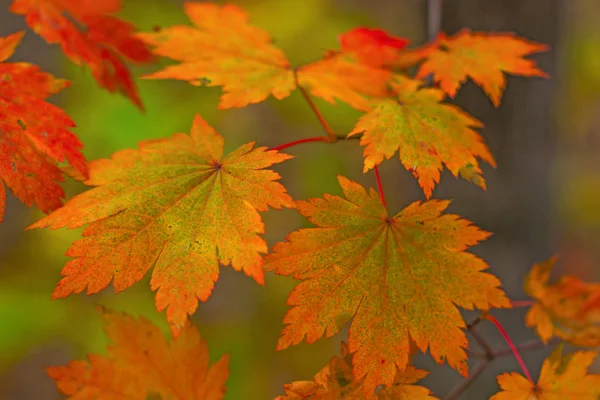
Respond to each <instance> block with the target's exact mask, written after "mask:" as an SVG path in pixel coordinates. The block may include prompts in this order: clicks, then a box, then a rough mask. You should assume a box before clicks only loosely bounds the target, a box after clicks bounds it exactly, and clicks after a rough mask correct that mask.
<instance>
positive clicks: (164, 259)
mask: <svg viewBox="0 0 600 400" xmlns="http://www.w3.org/2000/svg"><path fill="white" fill-rule="evenodd" d="M223 145H224V141H223V137H222V136H220V135H219V134H218V133H217V132H216V131H215V130H214V129H213V128H211V127H210V126H209V125H208V124H207V123H206V122H205V121H204V120H203V119H202V118H201V117H200V116H196V119H195V120H194V123H193V125H192V129H191V133H190V135H187V134H182V133H179V134H175V135H174V136H173V137H172V138H169V139H160V140H150V141H145V142H142V143H141V144H140V146H139V150H130V149H127V150H121V151H119V152H117V153H115V154H114V155H113V157H112V159H109V160H108V159H104V160H98V161H94V162H92V163H90V179H89V180H88V181H87V182H86V184H88V185H92V186H97V187H96V188H93V189H90V190H88V191H86V192H84V193H82V194H80V195H78V196H76V197H74V198H73V199H71V200H70V201H69V202H67V203H66V204H65V206H64V207H63V208H60V209H58V210H57V211H55V212H54V213H52V214H50V215H48V216H47V217H45V218H43V219H41V220H40V221H38V222H36V223H35V224H33V225H32V226H31V228H41V227H52V228H60V227H65V226H66V227H69V228H74V227H78V226H83V225H88V224H89V226H87V228H86V229H85V230H84V231H83V238H82V239H80V240H77V241H76V242H75V243H73V245H72V246H71V247H70V248H69V250H68V251H67V255H68V256H71V257H75V259H73V260H71V261H69V262H68V263H67V265H66V266H65V268H64V269H63V271H62V274H63V275H64V278H63V279H62V280H61V281H60V282H59V283H58V284H57V286H56V289H55V290H54V293H53V298H62V297H66V296H68V295H69V294H71V293H80V292H82V291H83V290H85V289H86V287H87V293H88V294H91V293H96V292H98V291H100V290H102V289H104V288H105V287H106V286H107V285H108V284H109V283H110V281H111V280H113V286H114V287H115V290H116V291H117V292H119V291H122V290H125V289H126V288H128V287H129V286H131V285H133V284H134V283H135V282H137V281H139V280H140V279H141V278H142V277H143V276H144V275H145V274H146V272H147V271H148V270H149V269H150V268H151V267H152V266H154V271H153V272H152V280H151V282H150V285H151V288H152V290H157V293H156V306H157V308H158V310H159V311H162V310H163V309H165V308H167V320H168V321H169V322H170V323H171V329H172V330H173V333H174V334H175V335H177V334H178V333H179V331H180V330H181V327H182V325H184V324H185V323H186V321H187V314H192V313H193V312H194V311H195V310H196V307H197V305H198V299H200V300H202V301H206V300H207V299H208V297H209V296H210V294H211V292H212V290H213V287H214V282H215V281H216V280H217V279H218V277H219V263H221V264H223V265H230V264H231V266H232V267H233V268H234V269H235V270H237V271H240V270H243V271H244V272H245V273H246V274H247V275H249V276H251V277H252V278H254V280H255V281H256V282H258V283H260V284H262V283H263V279H264V277H263V274H264V272H263V269H262V263H263V260H262V257H261V254H260V253H266V251H267V245H266V243H265V241H264V240H263V239H262V238H261V237H260V236H259V234H261V233H263V232H264V224H263V222H262V219H261V217H260V215H259V214H258V212H257V210H258V211H266V210H267V209H268V206H271V207H275V208H281V207H294V203H293V202H292V199H291V198H290V197H289V195H288V194H287V193H286V190H285V188H284V187H283V186H282V185H281V184H279V183H278V182H275V181H276V180H277V179H279V178H280V176H279V174H277V173H275V172H274V171H271V170H268V169H265V168H266V167H268V166H270V165H272V164H275V163H280V162H282V161H284V160H287V159H289V158H291V156H289V155H287V154H282V153H278V152H277V151H274V150H267V149H266V148H265V147H259V148H256V149H252V147H253V145H254V143H248V144H245V145H243V146H241V147H240V148H238V149H237V150H235V151H233V152H231V153H229V155H227V156H225V157H223Z"/></svg>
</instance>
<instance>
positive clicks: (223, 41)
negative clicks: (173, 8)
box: [138, 2, 296, 109]
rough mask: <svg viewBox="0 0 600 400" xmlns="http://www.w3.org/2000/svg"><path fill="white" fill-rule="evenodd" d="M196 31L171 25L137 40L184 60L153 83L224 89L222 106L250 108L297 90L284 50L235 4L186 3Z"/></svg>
mask: <svg viewBox="0 0 600 400" xmlns="http://www.w3.org/2000/svg"><path fill="white" fill-rule="evenodd" d="M185 12H186V14H187V15H188V17H189V18H190V20H191V21H192V22H193V23H194V25H195V27H189V26H182V25H178V26H171V27H169V28H164V29H162V30H161V31H160V32H158V33H142V34H139V35H138V37H139V38H141V39H142V40H143V41H145V42H146V43H148V44H150V45H153V46H156V47H155V48H154V50H153V51H154V53H155V54H157V55H159V56H163V57H169V58H171V59H173V60H176V61H180V62H181V64H178V65H172V66H169V67H167V68H165V69H164V70H162V71H159V72H155V73H153V74H150V75H146V76H145V77H144V78H150V79H180V80H184V81H188V82H189V83H191V84H192V85H196V86H223V91H224V92H225V93H224V94H223V96H222V97H221V101H220V103H219V108H220V109H224V108H231V107H245V106H247V105H248V104H253V103H259V102H261V101H263V100H265V99H266V98H267V97H268V96H269V95H270V94H272V95H273V96H274V97H275V98H277V99H279V100H281V99H283V98H285V97H287V96H289V95H290V93H291V92H292V91H293V90H294V89H295V88H296V83H295V81H294V73H293V71H292V70H291V68H290V66H289V63H288V61H287V59H286V58H285V55H284V54H283V52H282V51H281V50H280V49H278V48H276V47H275V46H273V45H272V44H271V38H270V36H269V34H268V33H267V32H265V31H264V30H262V29H260V28H257V27H255V26H252V25H250V24H249V23H248V16H247V15H246V13H245V12H244V11H243V10H242V9H240V8H239V7H237V6H235V5H233V4H227V5H224V6H220V5H217V4H214V3H195V2H187V3H185Z"/></svg>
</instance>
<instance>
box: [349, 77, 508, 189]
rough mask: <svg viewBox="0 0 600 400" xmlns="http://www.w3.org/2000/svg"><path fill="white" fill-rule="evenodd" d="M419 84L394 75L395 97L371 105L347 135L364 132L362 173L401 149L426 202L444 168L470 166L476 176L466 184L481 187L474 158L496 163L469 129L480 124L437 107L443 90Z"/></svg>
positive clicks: (445, 106)
mask: <svg viewBox="0 0 600 400" xmlns="http://www.w3.org/2000/svg"><path fill="white" fill-rule="evenodd" d="M421 84H422V82H421V81H418V80H413V79H410V78H406V77H403V76H400V75H397V76H396V77H395V79H394V80H393V81H392V82H390V85H391V87H392V88H393V89H394V91H395V92H396V94H397V98H396V99H383V100H380V101H379V102H377V103H375V104H376V105H375V106H374V109H373V110H371V111H369V112H368V113H367V114H365V115H364V116H363V117H361V118H360V120H359V121H358V122H357V124H356V125H355V127H354V129H353V130H352V132H350V134H348V136H349V137H350V136H352V135H357V134H360V133H362V137H361V138H360V144H361V145H363V146H365V149H364V152H363V155H364V158H365V161H364V169H363V170H364V171H365V172H366V171H368V170H369V169H371V168H373V167H375V166H376V165H378V164H380V163H381V162H382V161H383V159H384V157H385V158H387V159H390V158H391V157H392V156H393V155H394V154H395V153H396V151H399V156H400V161H401V162H402V165H404V167H405V168H406V169H407V170H409V171H411V172H412V173H413V175H414V176H415V177H416V178H417V179H418V181H419V185H420V186H421V188H423V191H424V192H425V195H426V196H427V198H430V197H431V193H432V192H433V188H434V187H435V184H436V183H438V182H439V181H440V171H441V170H442V168H443V166H444V165H445V166H446V168H448V170H449V171H450V172H452V174H453V175H454V176H458V175H459V173H461V170H464V168H468V171H469V173H470V176H473V177H477V179H470V180H471V181H472V182H474V183H476V184H477V185H478V186H480V187H482V188H485V181H484V180H483V178H481V168H480V167H479V163H478V161H477V158H481V159H482V160H483V161H485V162H487V163H488V164H490V165H492V166H494V167H495V166H496V162H495V160H494V157H493V156H492V154H491V153H490V151H489V149H488V148H487V146H486V145H485V143H484V142H483V138H482V137H481V136H480V135H479V134H478V133H477V132H476V131H474V130H473V128H479V127H481V126H482V124H481V122H480V121H478V120H477V119H475V118H473V117H471V116H470V115H468V114H467V113H465V112H464V111H462V110H460V109H459V108H458V107H456V106H453V105H450V104H445V103H441V101H442V100H443V99H444V97H445V94H444V92H442V91H441V90H439V89H433V88H420V86H421ZM462 175H464V174H462Z"/></svg>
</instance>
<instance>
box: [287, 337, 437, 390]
mask: <svg viewBox="0 0 600 400" xmlns="http://www.w3.org/2000/svg"><path fill="white" fill-rule="evenodd" d="M341 353H342V357H338V356H334V357H333V358H332V359H331V361H329V363H328V364H327V365H326V366H325V367H323V369H321V371H319V372H318V373H317V374H316V375H315V377H314V379H313V380H312V381H298V382H292V383H289V384H286V385H284V389H285V393H286V395H285V396H278V397H277V398H275V400H300V399H308V398H310V399H313V400H335V399H345V400H363V399H365V395H364V393H363V390H362V385H363V383H362V381H359V380H356V379H354V376H352V354H350V351H349V350H348V345H347V344H346V343H344V342H342V350H341ZM427 374H428V372H427V371H423V370H420V369H417V368H415V367H413V366H409V367H407V368H406V369H405V370H404V371H400V370H398V371H397V372H396V377H395V378H394V383H393V385H392V386H391V387H384V388H382V389H381V390H379V391H378V393H377V395H376V396H374V398H377V399H379V400H387V399H389V400H392V399H394V400H436V399H437V397H434V396H432V395H431V390H429V389H427V388H426V387H423V386H417V385H413V383H416V382H417V381H419V380H420V379H423V378H424V377H426V376H427Z"/></svg>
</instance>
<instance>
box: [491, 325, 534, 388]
mask: <svg viewBox="0 0 600 400" xmlns="http://www.w3.org/2000/svg"><path fill="white" fill-rule="evenodd" d="M485 318H486V319H488V320H490V321H491V322H492V324H494V325H495V326H496V328H498V331H500V334H501V335H502V337H504V340H506V343H508V346H509V347H510V349H511V351H512V352H513V354H514V355H515V358H516V359H517V362H518V363H519V365H520V366H521V369H522V370H523V373H524V374H525V376H526V377H527V379H528V380H529V382H531V383H532V384H534V382H533V379H532V378H531V374H530V373H529V370H528V369H527V367H526V366H525V363H524V362H523V359H522V358H521V355H520V354H519V351H518V350H517V347H516V346H515V344H514V343H513V341H512V339H511V338H510V336H508V333H506V331H505V330H504V327H503V326H502V325H501V324H500V322H499V321H498V320H497V319H496V318H495V317H494V316H492V315H489V314H488V315H485Z"/></svg>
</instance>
